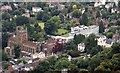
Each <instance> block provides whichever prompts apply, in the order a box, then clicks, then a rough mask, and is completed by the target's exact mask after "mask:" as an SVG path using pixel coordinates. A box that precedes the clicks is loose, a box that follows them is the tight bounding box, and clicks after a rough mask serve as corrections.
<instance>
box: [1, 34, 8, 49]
mask: <svg viewBox="0 0 120 73" xmlns="http://www.w3.org/2000/svg"><path fill="white" fill-rule="evenodd" d="M7 43H8V34H7V33H6V32H3V33H2V49H4V48H5V47H7Z"/></svg>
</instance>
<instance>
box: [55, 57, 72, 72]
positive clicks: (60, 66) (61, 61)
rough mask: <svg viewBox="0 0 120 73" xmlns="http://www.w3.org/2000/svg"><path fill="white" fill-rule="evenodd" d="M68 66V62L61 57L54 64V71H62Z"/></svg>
mask: <svg viewBox="0 0 120 73" xmlns="http://www.w3.org/2000/svg"><path fill="white" fill-rule="evenodd" d="M69 65H70V62H69V60H68V59H67V58H65V57H63V58H61V59H59V60H58V61H57V62H56V63H55V69H56V70H57V71H58V70H62V69H64V68H68V66H69Z"/></svg>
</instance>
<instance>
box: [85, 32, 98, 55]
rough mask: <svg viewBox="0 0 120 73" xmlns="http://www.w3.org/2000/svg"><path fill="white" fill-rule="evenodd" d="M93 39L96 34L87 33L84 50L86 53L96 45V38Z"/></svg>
mask: <svg viewBox="0 0 120 73" xmlns="http://www.w3.org/2000/svg"><path fill="white" fill-rule="evenodd" d="M95 39H96V36H95V35H94V34H91V35H89V37H87V38H86V41H85V51H86V52H87V53H90V51H91V50H92V48H93V47H96V46H97V40H95Z"/></svg>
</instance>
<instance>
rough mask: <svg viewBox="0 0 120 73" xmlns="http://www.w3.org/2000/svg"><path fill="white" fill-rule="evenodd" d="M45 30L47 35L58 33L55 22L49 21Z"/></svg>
mask: <svg viewBox="0 0 120 73" xmlns="http://www.w3.org/2000/svg"><path fill="white" fill-rule="evenodd" d="M44 30H45V32H46V33H47V34H54V33H55V32H56V31H57V26H56V24H55V23H54V22H53V21H50V20H48V21H47V22H46V23H45V28H44Z"/></svg>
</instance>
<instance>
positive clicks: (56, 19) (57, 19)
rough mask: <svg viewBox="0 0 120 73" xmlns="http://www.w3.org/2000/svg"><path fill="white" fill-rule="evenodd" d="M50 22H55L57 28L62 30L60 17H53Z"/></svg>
mask: <svg viewBox="0 0 120 73" xmlns="http://www.w3.org/2000/svg"><path fill="white" fill-rule="evenodd" d="M50 21H53V22H54V23H55V25H56V26H57V28H60V24H61V20H60V17H58V16H53V17H51V19H50Z"/></svg>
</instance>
